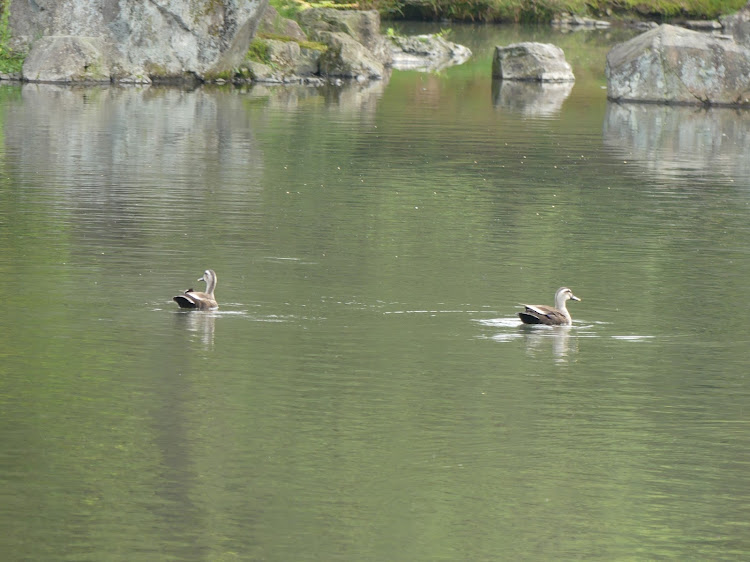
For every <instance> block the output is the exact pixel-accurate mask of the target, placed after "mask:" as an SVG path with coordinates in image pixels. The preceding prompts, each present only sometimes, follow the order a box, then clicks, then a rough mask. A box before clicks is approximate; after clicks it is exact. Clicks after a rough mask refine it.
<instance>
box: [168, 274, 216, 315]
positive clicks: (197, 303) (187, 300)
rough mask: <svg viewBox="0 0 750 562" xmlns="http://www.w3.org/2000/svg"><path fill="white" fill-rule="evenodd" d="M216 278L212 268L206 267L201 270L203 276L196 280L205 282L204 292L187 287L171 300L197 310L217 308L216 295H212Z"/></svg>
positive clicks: (183, 306) (181, 305)
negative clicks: (204, 269)
mask: <svg viewBox="0 0 750 562" xmlns="http://www.w3.org/2000/svg"><path fill="white" fill-rule="evenodd" d="M217 280H218V278H217V277H216V272H215V271H214V270H213V269H207V270H206V271H204V272H203V277H200V278H199V279H198V281H205V282H206V292H205V293H204V292H202V291H193V290H192V289H188V290H187V291H185V292H184V293H182V294H181V295H177V296H176V297H173V298H172V300H173V301H174V302H176V303H177V304H179V305H180V308H197V309H198V310H210V309H212V308H219V304H218V303H217V302H216V297H214V289H216V282H217Z"/></svg>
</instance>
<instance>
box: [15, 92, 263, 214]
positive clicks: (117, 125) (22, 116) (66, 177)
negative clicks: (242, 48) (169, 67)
mask: <svg viewBox="0 0 750 562" xmlns="http://www.w3.org/2000/svg"><path fill="white" fill-rule="evenodd" d="M21 94H22V103H18V104H16V105H14V106H13V107H9V108H7V109H6V114H5V124H4V125H5V126H4V134H5V143H6V146H10V147H12V148H13V150H14V151H16V152H17V154H18V155H19V158H20V159H21V160H24V161H28V162H33V165H30V166H29V167H30V168H33V169H34V170H36V171H39V170H44V171H45V173H46V174H47V175H48V176H49V175H53V176H54V175H57V176H59V178H60V183H61V184H63V185H66V184H72V186H71V187H72V189H76V190H78V191H86V190H91V189H92V188H94V190H95V192H96V193H98V194H99V195H101V196H102V197H107V198H111V197H112V193H110V191H111V190H113V189H114V188H113V186H117V185H122V184H123V182H127V181H128V180H131V181H132V180H134V179H136V178H138V177H139V174H140V172H141V171H142V170H149V172H150V174H151V177H152V180H151V183H149V185H147V186H144V187H145V188H147V189H148V190H150V191H151V192H152V193H156V191H155V188H159V187H162V186H164V185H169V184H172V183H174V182H175V181H177V180H178V178H175V177H174V173H172V172H170V171H172V170H181V171H182V172H183V173H184V176H185V177H186V178H195V177H203V176H208V177H212V178H215V179H216V181H215V183H216V185H232V186H237V187H239V188H242V189H245V190H248V189H249V190H252V186H255V185H257V184H258V183H260V178H261V177H262V174H263V158H262V154H261V153H260V151H259V149H258V148H257V143H256V141H255V138H254V135H253V130H254V127H253V122H252V115H251V114H250V113H249V112H248V111H247V110H246V108H245V103H246V100H245V96H242V95H239V94H238V93H237V92H235V91H233V90H226V91H224V90H208V89H196V90H186V89H180V88H166V87H165V88H162V87H155V86H151V87H137V86H132V87H102V86H93V87H71V86H66V85H62V86H58V85H53V84H24V85H23V86H22V87H21ZM32 129H33V130H34V135H29V134H28V131H29V130H32ZM249 161H252V162H253V165H252V166H247V165H245V166H239V165H228V164H232V163H239V162H249ZM71 177H78V178H82V179H84V180H88V181H78V182H70V178H71ZM253 180H254V181H253ZM161 182H163V183H161ZM129 187H130V189H126V190H122V192H123V195H124V199H127V200H132V196H133V194H132V188H133V186H129ZM160 195H161V196H163V197H168V196H169V191H168V190H166V189H165V190H162V191H161V192H160Z"/></svg>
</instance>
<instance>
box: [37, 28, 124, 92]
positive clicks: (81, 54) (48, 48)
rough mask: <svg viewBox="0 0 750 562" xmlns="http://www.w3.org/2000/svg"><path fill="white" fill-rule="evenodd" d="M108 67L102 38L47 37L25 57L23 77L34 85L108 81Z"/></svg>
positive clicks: (105, 47) (108, 61) (108, 59)
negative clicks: (39, 83) (40, 83)
mask: <svg viewBox="0 0 750 562" xmlns="http://www.w3.org/2000/svg"><path fill="white" fill-rule="evenodd" d="M109 67H110V57H109V56H108V54H107V46H106V45H105V43H104V41H103V40H102V38H101V37H72V36H70V35H66V36H47V37H42V38H41V39H40V40H39V41H37V43H36V45H35V48H34V49H33V50H32V51H31V52H30V53H29V55H28V56H27V57H26V60H25V61H24V64H23V75H24V76H25V78H26V79H27V80H30V81H33V82H108V81H109V77H110V75H109Z"/></svg>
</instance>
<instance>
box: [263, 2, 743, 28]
mask: <svg viewBox="0 0 750 562" xmlns="http://www.w3.org/2000/svg"><path fill="white" fill-rule="evenodd" d="M274 2H280V3H284V2H291V3H296V2H295V0H272V3H274ZM746 2H747V0H361V1H360V3H359V7H360V8H361V9H375V10H378V11H379V12H380V13H381V14H382V15H384V16H386V17H391V18H397V19H401V18H403V19H427V20H433V19H434V20H437V19H451V20H458V21H485V22H528V23H532V22H549V21H550V20H551V19H552V18H553V17H554V16H556V15H558V14H560V13H562V12H568V13H572V14H578V15H582V16H595V17H596V16H598V17H607V19H617V18H632V17H638V18H643V19H651V20H670V19H676V18H685V19H714V18H717V17H718V16H720V15H723V14H730V13H733V12H736V11H737V10H739V9H740V8H742V7H743V6H744V5H745V4H746Z"/></svg>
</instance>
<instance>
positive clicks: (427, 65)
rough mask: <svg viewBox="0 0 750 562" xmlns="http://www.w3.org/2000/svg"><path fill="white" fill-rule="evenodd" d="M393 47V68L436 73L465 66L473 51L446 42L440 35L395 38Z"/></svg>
mask: <svg viewBox="0 0 750 562" xmlns="http://www.w3.org/2000/svg"><path fill="white" fill-rule="evenodd" d="M388 39H389V41H390V46H391V59H392V61H393V63H392V64H393V68H395V69H397V70H420V71H429V72H434V71H438V70H442V69H443V68H446V67H448V66H454V65H457V64H463V63H465V62H466V61H467V60H469V58H470V57H471V50H470V49H469V48H468V47H464V46H463V45H458V44H456V43H452V42H450V41H446V40H445V39H444V38H443V37H441V36H438V35H413V36H408V37H405V36H393V37H389V38H388Z"/></svg>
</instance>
